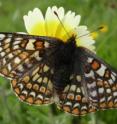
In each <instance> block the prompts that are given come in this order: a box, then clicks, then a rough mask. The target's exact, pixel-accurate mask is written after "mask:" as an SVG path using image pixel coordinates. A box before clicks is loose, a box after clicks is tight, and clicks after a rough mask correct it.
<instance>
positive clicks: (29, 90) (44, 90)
mask: <svg viewBox="0 0 117 124" xmlns="http://www.w3.org/2000/svg"><path fill="white" fill-rule="evenodd" d="M51 78H52V74H51V69H50V68H49V67H48V66H47V65H46V64H42V65H38V66H37V67H36V68H35V69H33V70H32V71H31V72H30V73H25V74H24V75H23V76H22V77H21V78H18V79H13V80H12V82H11V84H12V88H13V90H14V92H15V93H16V95H17V96H18V97H19V98H20V100H22V101H24V102H26V103H29V104H35V105H40V104H50V103H52V91H53V85H52V82H51Z"/></svg>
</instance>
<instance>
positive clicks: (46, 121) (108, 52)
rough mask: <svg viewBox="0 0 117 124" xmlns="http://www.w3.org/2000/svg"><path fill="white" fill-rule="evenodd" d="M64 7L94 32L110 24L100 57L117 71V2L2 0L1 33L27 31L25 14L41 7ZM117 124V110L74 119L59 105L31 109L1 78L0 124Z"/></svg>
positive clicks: (100, 45) (101, 38)
mask: <svg viewBox="0 0 117 124" xmlns="http://www.w3.org/2000/svg"><path fill="white" fill-rule="evenodd" d="M53 5H56V6H58V7H59V6H63V7H64V8H65V9H66V11H67V10H73V11H75V12H76V13H77V14H80V15H81V16H82V20H81V24H83V25H87V26H88V28H89V29H90V30H93V29H95V28H97V27H98V26H100V25H102V24H106V25H107V26H108V28H109V30H108V32H106V33H100V34H99V37H98V38H97V40H96V48H97V55H98V56H100V57H101V58H102V59H103V60H105V61H106V62H108V63H109V64H110V65H112V66H113V67H115V68H117V52H116V51H117V36H116V34H117V1H116V0H111V1H110V0H95V1H94V0H61V1H60V0H48V1H47V0H27V1H26V0H25V1H24V0H6V1H5V0H1V1H0V31H6V32H25V31H26V30H25V27H24V23H23V18H22V17H23V15H25V14H27V12H28V11H29V10H32V9H33V8H35V7H39V8H41V9H42V10H43V12H44V13H45V11H46V8H47V7H48V6H53ZM110 123H111V124H116V123H117V110H106V111H99V112H96V113H94V114H89V115H86V116H82V117H74V116H72V115H68V114H66V113H64V112H61V111H60V110H58V109H56V106H55V105H49V106H38V107H37V106H29V105H27V104H25V103H22V102H20V101H19V100H18V99H17V97H16V96H15V95H14V93H13V91H12V89H11V88H10V83H9V81H8V80H6V79H5V78H2V77H0V124H110Z"/></svg>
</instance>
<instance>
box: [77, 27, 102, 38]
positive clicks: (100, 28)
mask: <svg viewBox="0 0 117 124" xmlns="http://www.w3.org/2000/svg"><path fill="white" fill-rule="evenodd" d="M103 28H104V27H103V26H100V27H98V28H97V29H95V30H93V31H91V32H89V33H86V34H83V35H81V36H79V37H77V38H76V39H79V38H80V37H83V36H87V35H89V34H91V33H93V32H96V31H100V30H102V29H103Z"/></svg>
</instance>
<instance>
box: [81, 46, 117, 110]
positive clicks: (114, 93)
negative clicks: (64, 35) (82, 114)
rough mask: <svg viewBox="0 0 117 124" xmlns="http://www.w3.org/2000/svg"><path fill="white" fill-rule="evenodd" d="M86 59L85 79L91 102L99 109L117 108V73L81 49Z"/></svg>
mask: <svg viewBox="0 0 117 124" xmlns="http://www.w3.org/2000/svg"><path fill="white" fill-rule="evenodd" d="M81 51H82V55H84V57H85V58H86V61H85V62H83V60H81V61H82V63H84V67H83V68H84V77H85V81H86V84H87V85H86V87H87V93H88V98H89V101H90V102H92V105H93V106H95V107H96V108H97V109H108V108H116V107H117V73H116V71H115V70H114V69H112V68H111V67H110V66H109V65H108V64H106V63H105V62H104V61H102V60H101V59H99V58H98V57H96V56H95V54H93V53H92V52H90V51H89V50H87V49H86V48H81Z"/></svg>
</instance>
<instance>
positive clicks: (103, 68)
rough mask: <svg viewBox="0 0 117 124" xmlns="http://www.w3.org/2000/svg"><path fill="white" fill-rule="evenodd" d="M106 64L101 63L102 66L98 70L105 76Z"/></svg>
mask: <svg viewBox="0 0 117 124" xmlns="http://www.w3.org/2000/svg"><path fill="white" fill-rule="evenodd" d="M105 69H106V66H104V65H103V64H101V67H100V68H99V69H98V70H97V71H96V72H97V73H98V74H99V75H100V76H103V75H104V73H105Z"/></svg>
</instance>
